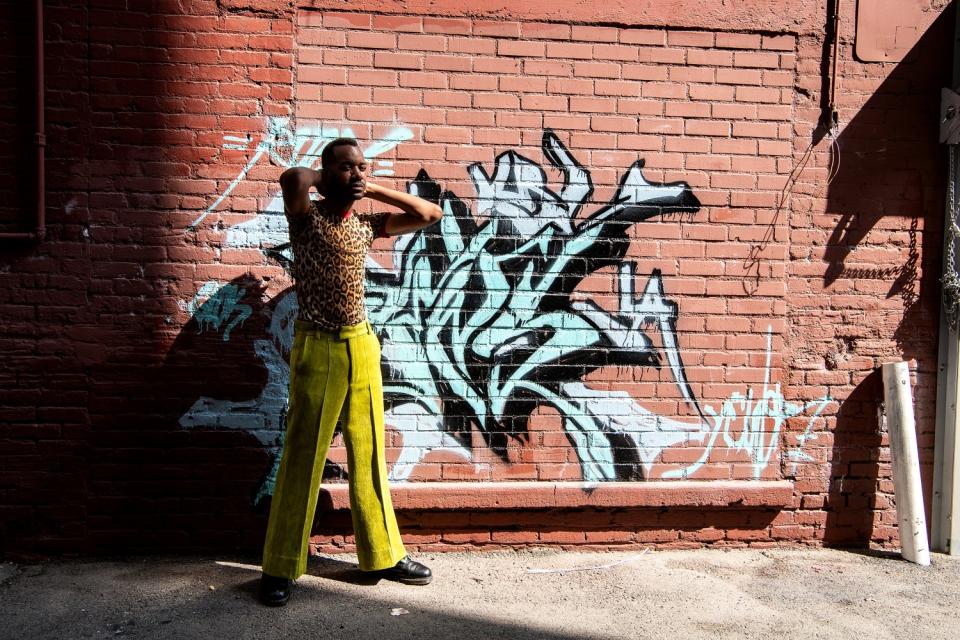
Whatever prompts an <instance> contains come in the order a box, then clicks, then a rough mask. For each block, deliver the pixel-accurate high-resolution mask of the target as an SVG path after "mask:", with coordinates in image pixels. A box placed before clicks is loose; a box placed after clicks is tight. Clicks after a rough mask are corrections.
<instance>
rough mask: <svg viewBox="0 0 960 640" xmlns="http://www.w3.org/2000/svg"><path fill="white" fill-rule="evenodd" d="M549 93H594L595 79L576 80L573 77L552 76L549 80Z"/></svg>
mask: <svg viewBox="0 0 960 640" xmlns="http://www.w3.org/2000/svg"><path fill="white" fill-rule="evenodd" d="M547 93H567V94H580V95H593V81H592V80H574V79H572V78H550V79H549V80H547Z"/></svg>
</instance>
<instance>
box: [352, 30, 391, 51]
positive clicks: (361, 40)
mask: <svg viewBox="0 0 960 640" xmlns="http://www.w3.org/2000/svg"><path fill="white" fill-rule="evenodd" d="M347 46H349V47H356V48H358V49H396V48H397V36H395V35H393V34H391V33H380V32H365V31H350V32H348V33H347Z"/></svg>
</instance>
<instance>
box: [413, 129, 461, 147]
mask: <svg viewBox="0 0 960 640" xmlns="http://www.w3.org/2000/svg"><path fill="white" fill-rule="evenodd" d="M423 140H424V142H446V143H460V144H469V143H470V142H471V140H470V130H469V129H463V128H459V127H427V128H425V129H424V131H423Z"/></svg>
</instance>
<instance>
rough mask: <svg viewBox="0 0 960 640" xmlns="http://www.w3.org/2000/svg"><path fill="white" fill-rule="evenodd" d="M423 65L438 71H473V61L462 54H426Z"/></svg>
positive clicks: (425, 67)
mask: <svg viewBox="0 0 960 640" xmlns="http://www.w3.org/2000/svg"><path fill="white" fill-rule="evenodd" d="M423 67H424V69H431V70H437V71H472V67H473V63H472V61H471V60H470V59H469V58H465V57H462V56H441V55H426V56H424V58H423Z"/></svg>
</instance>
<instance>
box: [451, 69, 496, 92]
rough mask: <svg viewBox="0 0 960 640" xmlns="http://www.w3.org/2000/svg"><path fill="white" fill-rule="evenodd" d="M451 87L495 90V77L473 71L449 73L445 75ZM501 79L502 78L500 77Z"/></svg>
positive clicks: (469, 89)
mask: <svg viewBox="0 0 960 640" xmlns="http://www.w3.org/2000/svg"><path fill="white" fill-rule="evenodd" d="M447 78H448V79H449V83H450V88H451V89H459V90H465V91H496V90H497V86H498V83H497V77H496V76H484V75H480V74H475V73H470V74H467V73H451V74H449V75H448V76H447ZM501 80H502V78H501Z"/></svg>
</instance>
